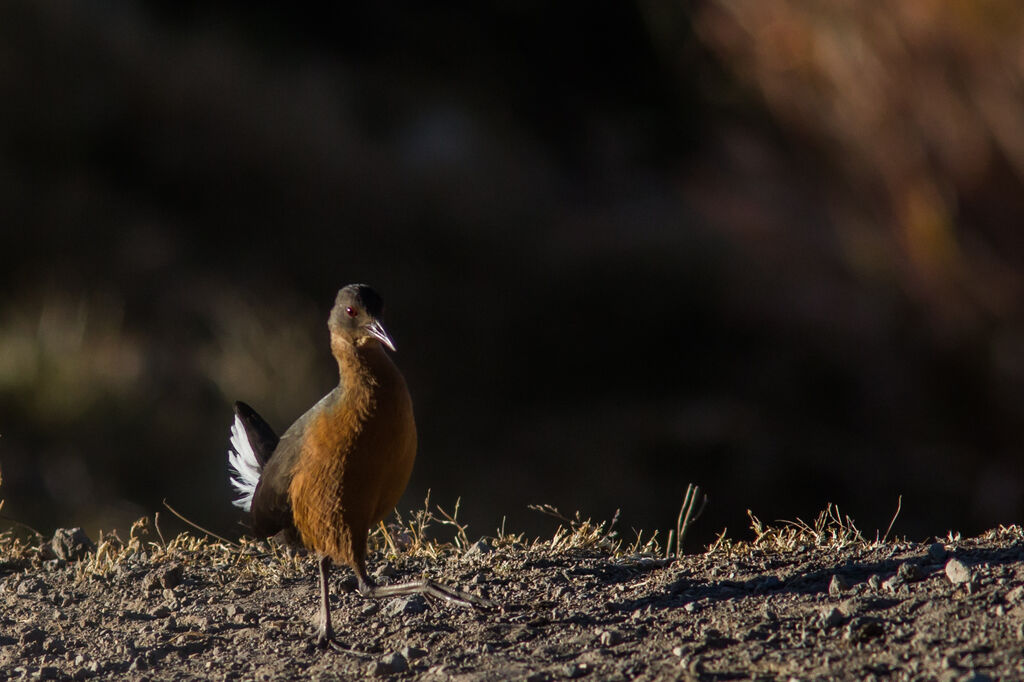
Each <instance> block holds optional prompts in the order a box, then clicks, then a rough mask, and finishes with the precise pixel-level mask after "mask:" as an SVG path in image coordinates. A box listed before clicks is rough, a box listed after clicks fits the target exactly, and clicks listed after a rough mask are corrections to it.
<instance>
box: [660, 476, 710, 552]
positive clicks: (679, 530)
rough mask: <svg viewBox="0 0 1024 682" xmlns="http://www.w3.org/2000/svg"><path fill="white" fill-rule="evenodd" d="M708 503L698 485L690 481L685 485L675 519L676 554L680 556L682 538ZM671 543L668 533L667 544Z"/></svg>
mask: <svg viewBox="0 0 1024 682" xmlns="http://www.w3.org/2000/svg"><path fill="white" fill-rule="evenodd" d="M707 504H708V496H707V495H705V494H703V493H701V491H700V486H699V485H694V484H692V483H690V484H688V485H687V486H686V494H685V496H684V497H683V506H682V507H680V508H679V517H678V518H677V519H676V533H675V538H676V556H677V557H679V556H682V552H683V540H684V539H685V538H686V532H687V531H688V530H689V529H690V526H692V525H693V524H694V522H695V521H696V520H697V519H699V518H700V515H701V514H703V513H704V507H706V506H707ZM671 543H672V536H671V534H670V535H669V546H671Z"/></svg>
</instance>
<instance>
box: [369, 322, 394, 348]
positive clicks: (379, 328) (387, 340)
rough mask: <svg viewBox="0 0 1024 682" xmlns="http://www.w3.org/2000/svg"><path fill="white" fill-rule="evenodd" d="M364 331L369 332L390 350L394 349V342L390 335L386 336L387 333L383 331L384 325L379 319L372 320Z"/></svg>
mask: <svg viewBox="0 0 1024 682" xmlns="http://www.w3.org/2000/svg"><path fill="white" fill-rule="evenodd" d="M366 331H368V332H370V336H372V337H373V338H375V339H377V340H378V341H380V342H381V343H383V344H384V345H385V346H387V347H388V348H390V349H391V351H392V352H394V351H395V342H394V341H392V340H391V337H390V336H388V333H387V332H386V331H384V325H382V324H381V323H380V321H379V320H374V321H373V323H372V324H370V326H369V327H367V328H366Z"/></svg>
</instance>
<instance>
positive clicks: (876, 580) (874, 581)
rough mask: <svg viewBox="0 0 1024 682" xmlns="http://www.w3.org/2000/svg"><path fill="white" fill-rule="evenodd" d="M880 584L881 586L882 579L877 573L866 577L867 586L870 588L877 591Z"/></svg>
mask: <svg viewBox="0 0 1024 682" xmlns="http://www.w3.org/2000/svg"><path fill="white" fill-rule="evenodd" d="M881 586H882V579H881V578H880V577H878V574H874V575H872V576H871V577H870V578H868V587H870V588H871V589H872V590H875V591H877V590H878V588H879V587H881Z"/></svg>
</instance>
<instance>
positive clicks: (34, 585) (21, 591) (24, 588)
mask: <svg viewBox="0 0 1024 682" xmlns="http://www.w3.org/2000/svg"><path fill="white" fill-rule="evenodd" d="M14 591H15V593H16V594H17V595H18V596H20V597H24V596H25V595H28V594H32V593H33V592H45V591H46V585H45V584H44V583H43V581H42V580H40V579H39V578H35V577H29V578H25V579H24V580H22V581H21V582H20V583H18V587H17V588H16V589H15V590H14Z"/></svg>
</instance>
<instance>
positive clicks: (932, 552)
mask: <svg viewBox="0 0 1024 682" xmlns="http://www.w3.org/2000/svg"><path fill="white" fill-rule="evenodd" d="M946 554H947V552H946V548H945V546H944V545H943V544H942V543H941V542H933V543H932V544H931V545H929V546H928V556H930V557H931V558H932V560H933V561H942V560H943V559H945V558H946Z"/></svg>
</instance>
